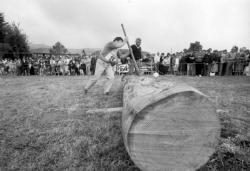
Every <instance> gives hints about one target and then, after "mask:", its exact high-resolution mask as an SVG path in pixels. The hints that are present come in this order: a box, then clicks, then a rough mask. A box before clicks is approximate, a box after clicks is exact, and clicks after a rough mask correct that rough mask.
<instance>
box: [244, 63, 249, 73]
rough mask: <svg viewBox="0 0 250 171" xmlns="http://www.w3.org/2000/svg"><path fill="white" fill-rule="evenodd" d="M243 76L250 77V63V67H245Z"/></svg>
mask: <svg viewBox="0 0 250 171" xmlns="http://www.w3.org/2000/svg"><path fill="white" fill-rule="evenodd" d="M243 74H244V75H246V76H250V62H249V63H248V66H246V67H245V69H244V73H243Z"/></svg>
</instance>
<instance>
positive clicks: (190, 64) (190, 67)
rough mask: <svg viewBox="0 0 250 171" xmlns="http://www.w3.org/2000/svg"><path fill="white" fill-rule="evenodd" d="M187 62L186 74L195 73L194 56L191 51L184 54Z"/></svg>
mask: <svg viewBox="0 0 250 171" xmlns="http://www.w3.org/2000/svg"><path fill="white" fill-rule="evenodd" d="M186 62H187V75H192V76H194V75H195V57H194V54H193V53H192V52H188V53H187V55H186Z"/></svg>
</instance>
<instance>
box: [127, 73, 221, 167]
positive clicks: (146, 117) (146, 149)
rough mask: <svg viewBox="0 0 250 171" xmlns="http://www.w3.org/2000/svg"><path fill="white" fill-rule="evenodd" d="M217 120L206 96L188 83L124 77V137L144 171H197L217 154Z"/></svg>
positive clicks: (218, 131)
mask: <svg viewBox="0 0 250 171" xmlns="http://www.w3.org/2000/svg"><path fill="white" fill-rule="evenodd" d="M220 129H221V127H220V121H219V118H218V116H217V114H216V109H215V107H214V105H213V103H212V102H211V101H210V100H209V98H208V97H207V96H206V95H204V94H203V93H201V92H200V91H198V90H197V89H195V88H193V87H190V86H188V85H186V84H182V83H181V84H180V83H174V82H167V81H159V80H158V81H156V79H153V78H148V77H128V78H127V79H126V81H125V83H124V93H123V113H122V131H123V132H122V133H123V140H124V144H125V147H126V150H127V151H128V153H129V155H130V157H131V158H132V160H133V161H134V163H135V164H136V165H137V166H138V167H139V168H140V169H141V170H143V171H152V170H159V171H161V170H180V171H182V170H196V169H198V168H200V167H201V166H202V165H204V164H205V163H206V162H207V161H208V159H209V157H210V156H211V155H212V154H213V153H214V152H215V147H216V145H217V144H218V138H219V137H220Z"/></svg>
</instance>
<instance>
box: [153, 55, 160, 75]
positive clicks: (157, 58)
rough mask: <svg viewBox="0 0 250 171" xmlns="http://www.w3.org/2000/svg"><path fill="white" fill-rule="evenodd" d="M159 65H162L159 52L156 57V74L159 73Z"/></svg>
mask: <svg viewBox="0 0 250 171" xmlns="http://www.w3.org/2000/svg"><path fill="white" fill-rule="evenodd" d="M159 63H160V53H159V52H157V53H156V54H155V56H154V64H155V70H156V72H159Z"/></svg>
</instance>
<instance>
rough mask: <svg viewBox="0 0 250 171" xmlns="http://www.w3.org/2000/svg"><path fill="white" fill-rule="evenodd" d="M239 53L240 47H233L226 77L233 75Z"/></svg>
mask: <svg viewBox="0 0 250 171" xmlns="http://www.w3.org/2000/svg"><path fill="white" fill-rule="evenodd" d="M237 52H238V47H237V46H234V47H232V49H231V52H230V53H229V56H228V60H227V66H226V74H225V75H233V64H234V62H235V59H236V55H237Z"/></svg>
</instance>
